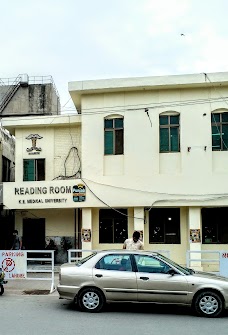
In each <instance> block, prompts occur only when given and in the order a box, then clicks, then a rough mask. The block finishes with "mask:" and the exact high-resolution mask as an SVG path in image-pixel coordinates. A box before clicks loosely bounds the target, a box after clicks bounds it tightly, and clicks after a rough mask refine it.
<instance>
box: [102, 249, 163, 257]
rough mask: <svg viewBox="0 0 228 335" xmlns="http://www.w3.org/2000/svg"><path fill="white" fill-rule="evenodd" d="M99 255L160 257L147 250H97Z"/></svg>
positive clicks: (156, 253)
mask: <svg viewBox="0 0 228 335" xmlns="http://www.w3.org/2000/svg"><path fill="white" fill-rule="evenodd" d="M96 252H97V253H103V254H116V253H118V254H126V253H128V254H143V255H150V256H151V255H154V256H157V255H160V254H159V253H158V252H154V251H146V250H127V249H111V250H97V251H96Z"/></svg>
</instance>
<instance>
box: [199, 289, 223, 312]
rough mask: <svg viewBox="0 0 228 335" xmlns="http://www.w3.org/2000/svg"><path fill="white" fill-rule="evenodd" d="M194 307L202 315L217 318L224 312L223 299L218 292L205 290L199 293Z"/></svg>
mask: <svg viewBox="0 0 228 335" xmlns="http://www.w3.org/2000/svg"><path fill="white" fill-rule="evenodd" d="M194 308H195V311H196V313H197V314H198V315H200V316H205V317H208V318H215V317H218V316H220V315H221V314H222V312H223V301H222V299H221V297H220V296H219V295H218V294H217V293H216V292H213V291H204V292H201V293H199V294H198V295H197V297H196V299H195V302H194Z"/></svg>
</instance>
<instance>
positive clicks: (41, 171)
mask: <svg viewBox="0 0 228 335" xmlns="http://www.w3.org/2000/svg"><path fill="white" fill-rule="evenodd" d="M23 172H24V175H23V181H38V180H45V159H24V161H23Z"/></svg>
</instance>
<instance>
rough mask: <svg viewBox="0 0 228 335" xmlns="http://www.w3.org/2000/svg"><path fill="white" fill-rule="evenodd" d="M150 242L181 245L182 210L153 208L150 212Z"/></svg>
mask: <svg viewBox="0 0 228 335" xmlns="http://www.w3.org/2000/svg"><path fill="white" fill-rule="evenodd" d="M149 242H150V243H164V244H180V208H152V209H151V210H150V212H149Z"/></svg>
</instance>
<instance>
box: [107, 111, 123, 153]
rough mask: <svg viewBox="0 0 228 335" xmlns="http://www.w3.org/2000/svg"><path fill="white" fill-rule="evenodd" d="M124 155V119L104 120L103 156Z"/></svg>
mask: <svg viewBox="0 0 228 335" xmlns="http://www.w3.org/2000/svg"><path fill="white" fill-rule="evenodd" d="M123 153H124V119H123V118H114V119H105V120H104V154H105V155H122V154H123Z"/></svg>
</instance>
